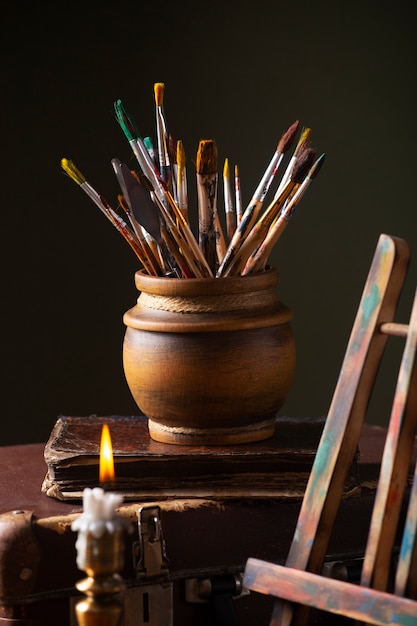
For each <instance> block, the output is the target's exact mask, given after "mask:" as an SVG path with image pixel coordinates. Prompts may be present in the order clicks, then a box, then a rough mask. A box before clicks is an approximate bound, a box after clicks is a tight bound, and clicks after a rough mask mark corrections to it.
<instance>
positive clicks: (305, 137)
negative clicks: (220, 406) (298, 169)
mask: <svg viewBox="0 0 417 626" xmlns="http://www.w3.org/2000/svg"><path fill="white" fill-rule="evenodd" d="M310 138H311V128H308V127H307V126H305V127H304V128H303V129H302V131H301V134H300V138H299V140H298V142H297V145H296V147H295V150H294V152H293V154H292V156H291V158H290V160H289V161H288V165H287V167H286V170H285V172H284V174H283V176H282V178H281V180H280V183H279V185H278V188H277V190H276V192H275V197H278V196H279V194H280V193H281V190H282V189H283V188H284V186H285V185H286V184H287V182H288V181H289V179H290V177H291V173H292V170H293V167H294V164H295V161H296V159H297V157H298V155H299V154H300V153H301V152H302V151H303V150H305V149H306V148H307V147H308V145H309V143H310Z"/></svg>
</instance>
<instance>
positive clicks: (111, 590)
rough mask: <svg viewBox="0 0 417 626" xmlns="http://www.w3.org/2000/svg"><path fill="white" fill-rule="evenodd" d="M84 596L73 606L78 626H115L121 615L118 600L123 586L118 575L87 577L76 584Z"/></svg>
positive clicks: (121, 606) (119, 600)
mask: <svg viewBox="0 0 417 626" xmlns="http://www.w3.org/2000/svg"><path fill="white" fill-rule="evenodd" d="M76 587H77V589H78V590H79V591H81V592H82V593H84V594H85V596H86V597H84V598H82V599H81V600H79V601H78V602H77V604H76V605H75V614H76V618H77V622H78V625H79V626H117V625H118V624H119V622H120V618H121V616H122V613H123V602H122V600H121V598H120V595H121V593H122V592H123V590H124V588H125V585H124V583H123V580H122V579H121V577H120V576H119V575H118V574H112V575H110V576H105V577H94V578H93V577H92V576H88V577H87V578H84V579H82V580H80V581H78V582H77V583H76Z"/></svg>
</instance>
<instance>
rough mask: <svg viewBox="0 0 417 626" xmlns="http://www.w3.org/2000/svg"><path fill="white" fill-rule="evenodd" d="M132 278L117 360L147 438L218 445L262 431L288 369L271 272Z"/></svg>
mask: <svg viewBox="0 0 417 626" xmlns="http://www.w3.org/2000/svg"><path fill="white" fill-rule="evenodd" d="M135 283H136V287H137V289H138V291H139V292H140V295H139V297H138V300H137V304H136V306H134V307H133V308H132V309H130V310H129V311H127V312H126V313H125V314H124V317H123V321H124V323H125V325H126V332H125V337H124V343H123V367H124V372H125V376H126V380H127V383H128V386H129V389H130V391H131V393H132V395H133V398H134V399H135V401H136V403H137V405H138V407H139V409H140V410H141V411H142V412H143V413H144V414H145V415H146V416H147V418H148V425H149V433H150V436H151V438H152V439H154V440H156V441H160V442H164V443H172V444H183V445H220V444H222V445H224V444H238V443H247V442H251V441H259V440H262V439H266V438H269V437H271V436H272V435H273V433H274V421H275V419H274V418H275V416H276V413H277V411H278V410H279V409H280V408H281V407H282V405H283V404H284V401H285V399H286V397H287V395H288V392H289V390H290V387H291V383H292V380H293V375H294V370H295V342H294V337H293V333H292V329H291V325H290V321H291V318H292V312H291V311H290V309H289V308H288V307H286V306H285V305H284V304H282V303H281V302H280V301H279V299H278V295H277V285H278V272H277V271H276V270H275V269H273V268H271V269H268V270H267V271H265V272H260V273H258V274H254V275H249V276H230V277H224V278H213V279H210V278H203V279H198V278H186V279H184V278H180V279H178V278H160V277H156V276H149V275H147V274H145V273H144V272H143V271H138V272H136V274H135Z"/></svg>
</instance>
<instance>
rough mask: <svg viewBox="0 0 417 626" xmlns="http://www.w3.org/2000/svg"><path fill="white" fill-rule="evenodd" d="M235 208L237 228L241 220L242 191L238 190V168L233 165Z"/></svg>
mask: <svg viewBox="0 0 417 626" xmlns="http://www.w3.org/2000/svg"><path fill="white" fill-rule="evenodd" d="M235 206H236V226H238V225H239V224H240V222H241V220H242V215H243V209H242V191H241V188H240V174H239V167H238V166H237V165H235ZM235 230H236V229H235Z"/></svg>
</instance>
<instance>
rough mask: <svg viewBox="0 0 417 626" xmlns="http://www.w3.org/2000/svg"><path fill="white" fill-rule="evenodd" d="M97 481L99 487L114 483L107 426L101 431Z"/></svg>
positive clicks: (111, 452)
mask: <svg viewBox="0 0 417 626" xmlns="http://www.w3.org/2000/svg"><path fill="white" fill-rule="evenodd" d="M99 481H100V484H101V485H105V484H106V483H111V482H113V481H114V461H113V446H112V442H111V437H110V430H109V427H108V425H107V424H103V428H102V429H101V441H100V468H99Z"/></svg>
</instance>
